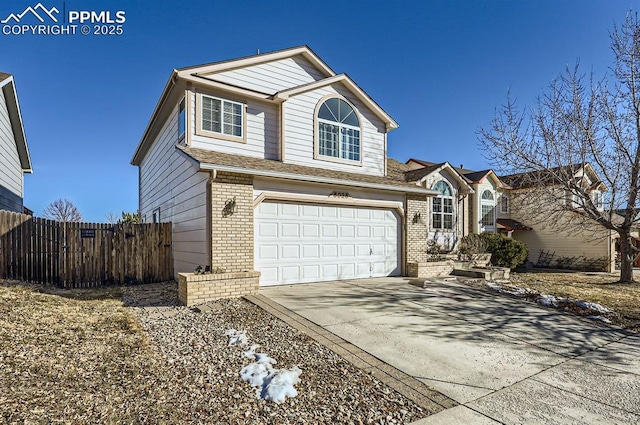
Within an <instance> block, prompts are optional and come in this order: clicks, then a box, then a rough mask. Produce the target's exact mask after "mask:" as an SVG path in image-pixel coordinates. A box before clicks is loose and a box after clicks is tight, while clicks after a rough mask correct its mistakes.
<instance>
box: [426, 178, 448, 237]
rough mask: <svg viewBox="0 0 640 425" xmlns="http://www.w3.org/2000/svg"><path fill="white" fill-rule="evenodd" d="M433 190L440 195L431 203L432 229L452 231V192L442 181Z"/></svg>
mask: <svg viewBox="0 0 640 425" xmlns="http://www.w3.org/2000/svg"><path fill="white" fill-rule="evenodd" d="M433 190H435V191H438V192H439V193H440V194H439V195H438V196H436V197H434V198H433V202H432V208H431V209H432V226H433V228H434V229H444V230H452V229H453V191H452V190H451V186H449V185H448V184H447V183H445V182H444V181H442V180H440V181H438V182H437V183H436V184H435V185H433Z"/></svg>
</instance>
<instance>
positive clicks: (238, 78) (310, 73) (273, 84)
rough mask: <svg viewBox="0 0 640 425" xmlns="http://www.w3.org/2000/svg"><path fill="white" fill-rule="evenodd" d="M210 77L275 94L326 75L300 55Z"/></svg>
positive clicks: (209, 76) (210, 76)
mask: <svg viewBox="0 0 640 425" xmlns="http://www.w3.org/2000/svg"><path fill="white" fill-rule="evenodd" d="M208 78H212V79H214V80H216V81H220V82H223V83H228V84H233V85H235V86H240V87H244V88H248V89H250V90H255V91H258V92H261V93H269V94H274V93H276V92H278V91H281V90H284V89H289V88H291V87H296V86H300V85H302V84H307V83H312V82H314V81H317V80H320V79H322V78H324V76H323V75H322V74H321V73H320V72H319V71H318V70H317V69H316V68H315V67H314V66H313V65H311V63H310V62H309V61H308V60H306V59H305V58H304V57H303V56H300V55H299V56H295V57H292V58H287V59H282V60H276V61H272V62H267V63H262V64H259V65H253V66H248V67H246V68H239V69H234V70H231V71H225V72H221V73H214V74H210V75H208Z"/></svg>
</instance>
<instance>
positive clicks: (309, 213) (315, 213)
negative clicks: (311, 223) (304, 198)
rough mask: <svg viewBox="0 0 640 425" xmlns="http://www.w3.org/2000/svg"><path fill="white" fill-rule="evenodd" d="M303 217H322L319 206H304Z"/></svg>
mask: <svg viewBox="0 0 640 425" xmlns="http://www.w3.org/2000/svg"><path fill="white" fill-rule="evenodd" d="M302 216H303V217H320V207H319V206H317V205H303V206H302Z"/></svg>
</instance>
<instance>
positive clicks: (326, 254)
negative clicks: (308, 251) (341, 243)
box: [322, 245, 338, 258]
mask: <svg viewBox="0 0 640 425" xmlns="http://www.w3.org/2000/svg"><path fill="white" fill-rule="evenodd" d="M322 257H323V258H338V245H322Z"/></svg>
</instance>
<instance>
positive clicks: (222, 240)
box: [211, 172, 253, 273]
mask: <svg viewBox="0 0 640 425" xmlns="http://www.w3.org/2000/svg"><path fill="white" fill-rule="evenodd" d="M234 198H235V210H232V208H231V205H232V204H233V202H234ZM216 267H221V268H223V269H225V271H226V272H227V273H233V272H243V271H247V272H250V271H253V177H252V176H247V175H241V174H231V173H224V172H221V173H218V174H217V176H216V179H215V180H213V182H212V183H211V268H212V269H215V268H216Z"/></svg>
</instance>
